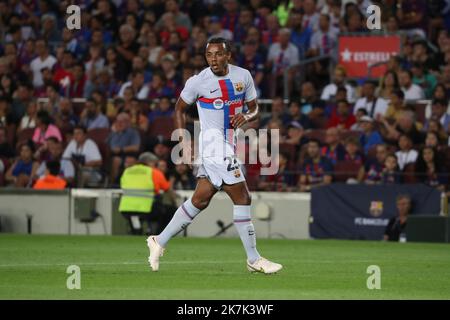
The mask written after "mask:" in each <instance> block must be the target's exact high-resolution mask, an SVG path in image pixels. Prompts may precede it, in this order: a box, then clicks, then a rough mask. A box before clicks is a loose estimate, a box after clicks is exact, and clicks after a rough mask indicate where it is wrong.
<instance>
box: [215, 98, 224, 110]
mask: <svg viewBox="0 0 450 320" xmlns="http://www.w3.org/2000/svg"><path fill="white" fill-rule="evenodd" d="M213 106H214V108H215V109H217V110H219V109H222V108H223V100H222V99H216V100H214V102H213Z"/></svg>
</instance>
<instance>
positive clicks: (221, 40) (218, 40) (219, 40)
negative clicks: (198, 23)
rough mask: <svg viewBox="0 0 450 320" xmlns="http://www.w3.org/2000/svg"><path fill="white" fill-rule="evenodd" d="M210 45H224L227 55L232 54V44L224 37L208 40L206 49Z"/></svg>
mask: <svg viewBox="0 0 450 320" xmlns="http://www.w3.org/2000/svg"><path fill="white" fill-rule="evenodd" d="M210 44H224V45H225V50H226V51H227V53H230V52H231V44H230V41H228V40H227V39H225V38H222V37H214V38H211V39H209V40H208V42H207V43H206V47H208V45H210Z"/></svg>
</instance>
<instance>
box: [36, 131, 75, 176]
mask: <svg viewBox="0 0 450 320" xmlns="http://www.w3.org/2000/svg"><path fill="white" fill-rule="evenodd" d="M47 145H48V151H49V158H48V159H47V160H46V161H43V162H42V163H41V164H40V165H39V168H38V169H37V170H36V177H42V176H44V174H45V170H46V169H47V167H46V166H47V163H48V162H49V161H57V162H59V164H60V170H59V171H58V173H57V175H58V176H60V177H61V178H63V179H64V180H66V181H67V183H68V184H69V185H70V184H71V183H72V182H73V181H74V178H75V168H74V166H73V164H72V161H71V160H70V159H65V158H63V157H62V155H63V151H64V149H63V145H62V143H61V142H59V141H58V140H57V139H56V138H54V137H50V138H48V139H47Z"/></svg>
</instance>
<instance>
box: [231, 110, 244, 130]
mask: <svg viewBox="0 0 450 320" xmlns="http://www.w3.org/2000/svg"><path fill="white" fill-rule="evenodd" d="M230 117H231V120H230V123H231V125H232V126H233V128H234V129H237V128H240V127H242V126H243V125H244V124H246V123H247V122H248V119H247V117H246V116H245V115H244V114H243V113H238V114H236V115H234V116H230Z"/></svg>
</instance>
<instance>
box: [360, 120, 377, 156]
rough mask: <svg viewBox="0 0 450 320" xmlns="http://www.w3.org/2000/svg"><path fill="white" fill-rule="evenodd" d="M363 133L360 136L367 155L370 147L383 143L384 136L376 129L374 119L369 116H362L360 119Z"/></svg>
mask: <svg viewBox="0 0 450 320" xmlns="http://www.w3.org/2000/svg"><path fill="white" fill-rule="evenodd" d="M359 122H360V124H361V128H362V130H363V134H362V135H361V138H360V143H361V146H362V148H363V150H364V153H365V154H366V155H367V153H368V152H369V150H370V148H372V147H373V146H376V145H377V144H381V143H383V138H382V137H381V135H380V133H379V132H378V131H377V130H376V129H375V127H374V126H375V123H374V120H373V119H372V118H371V117H369V116H362V117H361V118H360V120H359Z"/></svg>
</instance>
